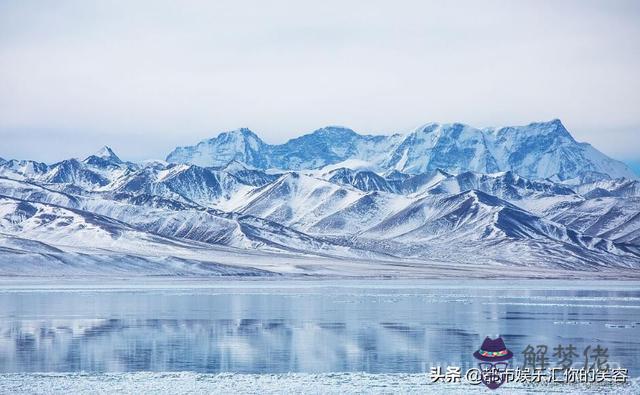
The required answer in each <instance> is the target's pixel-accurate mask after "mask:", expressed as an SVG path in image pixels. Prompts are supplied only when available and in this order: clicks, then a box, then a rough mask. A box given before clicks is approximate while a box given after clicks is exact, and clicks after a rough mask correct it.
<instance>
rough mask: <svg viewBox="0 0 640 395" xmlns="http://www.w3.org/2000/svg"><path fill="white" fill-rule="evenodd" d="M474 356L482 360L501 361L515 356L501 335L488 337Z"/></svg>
mask: <svg viewBox="0 0 640 395" xmlns="http://www.w3.org/2000/svg"><path fill="white" fill-rule="evenodd" d="M473 356H474V357H475V358H476V359H479V360H481V361H487V362H500V361H507V360H509V359H511V358H513V353H512V352H511V351H510V350H509V349H507V346H505V344H504V340H502V338H501V337H498V338H497V339H490V338H489V337H486V338H485V339H484V341H483V342H482V346H480V349H479V350H478V351H476V352H474V353H473Z"/></svg>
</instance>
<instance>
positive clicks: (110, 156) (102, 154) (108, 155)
mask: <svg viewBox="0 0 640 395" xmlns="http://www.w3.org/2000/svg"><path fill="white" fill-rule="evenodd" d="M91 156H95V157H97V158H100V159H104V160H107V161H109V162H113V163H122V161H121V160H120V158H118V155H116V153H115V152H113V150H112V149H111V148H110V147H108V146H106V145H105V146H104V147H102V148H100V149H99V150H98V151H97V152H96V153H95V154H93V155H91ZM91 156H90V157H91Z"/></svg>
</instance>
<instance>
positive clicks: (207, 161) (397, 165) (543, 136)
mask: <svg viewBox="0 0 640 395" xmlns="http://www.w3.org/2000/svg"><path fill="white" fill-rule="evenodd" d="M349 159H357V160H361V161H367V162H370V163H372V164H374V165H376V166H379V167H381V168H383V169H387V170H398V171H401V172H403V173H407V174H422V173H426V172H430V171H435V170H437V169H441V170H444V171H446V172H449V173H454V174H458V173H461V172H465V171H473V172H476V173H496V172H504V171H513V172H515V173H517V174H518V175H520V176H523V177H526V178H529V179H532V180H536V179H546V178H550V179H554V180H556V181H571V182H574V183H581V182H585V181H589V180H599V179H615V178H620V177H625V178H628V179H635V178H636V175H635V174H634V173H633V171H632V170H631V169H630V168H629V167H628V166H627V165H625V164H624V163H622V162H619V161H616V160H614V159H611V158H609V157H607V156H606V155H604V154H603V153H601V152H600V151H598V150H596V149H595V148H593V147H592V146H591V145H589V144H587V143H579V142H577V141H576V140H574V139H573V137H572V136H571V134H570V133H569V132H568V131H567V129H566V128H565V127H564V125H563V124H562V123H561V122H560V120H557V119H556V120H552V121H550V122H538V123H531V124H529V125H526V126H507V127H501V128H484V129H477V128H474V127H471V126H468V125H463V124H459V123H453V124H437V123H430V124H427V125H424V126H421V127H419V128H417V129H415V130H413V131H412V132H410V133H407V134H404V135H402V134H394V135H390V136H371V135H360V134H357V133H356V132H354V131H353V130H351V129H348V128H344V127H336V126H331V127H326V128H322V129H318V130H316V131H314V132H312V133H310V134H306V135H303V136H301V137H298V138H294V139H292V140H289V141H288V142H286V143H284V144H281V145H269V144H266V143H264V142H263V141H262V140H261V139H260V138H259V137H258V136H257V135H256V134H254V133H253V132H251V131H249V130H248V129H239V130H236V131H231V132H225V133H221V134H220V135H219V136H218V137H216V138H213V139H210V140H205V141H202V142H200V143H199V144H197V145H195V146H192V147H180V148H177V149H176V150H174V151H173V152H172V153H170V154H169V156H168V157H167V161H169V162H175V163H192V164H197V165H200V166H205V167H207V166H224V165H225V164H226V163H228V162H229V161H231V160H235V161H239V162H242V163H246V164H248V165H250V166H253V167H256V168H261V169H267V168H278V169H282V170H304V169H317V168H322V167H324V166H327V165H331V164H336V163H340V162H343V161H345V160H349Z"/></svg>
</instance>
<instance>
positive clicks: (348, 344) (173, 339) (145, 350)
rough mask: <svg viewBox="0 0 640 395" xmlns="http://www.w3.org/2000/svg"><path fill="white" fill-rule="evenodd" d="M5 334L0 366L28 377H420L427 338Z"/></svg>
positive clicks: (312, 327) (256, 330)
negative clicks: (353, 373)
mask: <svg viewBox="0 0 640 395" xmlns="http://www.w3.org/2000/svg"><path fill="white" fill-rule="evenodd" d="M0 330H1V332H2V334H3V341H2V343H1V349H2V357H0V365H2V366H4V367H5V370H11V368H10V366H14V367H15V368H16V370H27V371H50V370H64V371H146V370H156V371H182V370H189V371H200V372H204V371H206V372H220V371H233V372H287V371H327V370H328V371H348V370H361V369H362V368H365V369H367V370H372V371H378V370H385V369H384V368H383V367H390V368H392V369H394V370H395V369H409V370H420V363H419V362H420V361H422V360H423V359H424V358H423V350H424V347H425V335H426V331H425V328H424V327H416V328H409V327H403V326H402V325H400V324H396V325H393V324H389V323H382V324H377V325H371V326H358V327H354V326H351V325H347V324H345V323H344V322H322V323H310V322H295V321H284V320H277V319H276V320H257V319H242V320H227V319H221V320H214V321H209V320H173V319H163V320H160V319H149V320H120V319H109V320H97V321H95V320H88V321H84V320H79V321H66V320H63V321H55V322H46V321H42V322H18V323H13V325H12V326H11V327H10V328H7V327H5V328H0ZM7 368H8V369H7Z"/></svg>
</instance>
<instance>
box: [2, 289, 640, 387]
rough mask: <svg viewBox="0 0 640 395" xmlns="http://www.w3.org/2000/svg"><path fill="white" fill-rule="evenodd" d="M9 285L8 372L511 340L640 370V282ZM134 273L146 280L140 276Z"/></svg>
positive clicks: (466, 346)
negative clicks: (588, 353)
mask: <svg viewBox="0 0 640 395" xmlns="http://www.w3.org/2000/svg"><path fill="white" fill-rule="evenodd" d="M92 281H93V283H74V284H64V283H63V284H60V283H58V282H55V281H52V282H48V283H45V284H43V285H35V286H30V285H25V284H20V285H18V286H14V285H11V284H10V283H8V282H4V283H2V285H1V286H0V373H14V372H137V371H157V372H167V371H180V372H183V371H191V372H206V373H218V372H235V373H285V372H299V373H322V372H369V373H398V372H402V373H415V372H425V371H426V372H428V371H429V370H430V368H431V366H438V365H439V366H443V367H446V366H447V365H456V366H461V367H463V368H465V367H471V366H473V365H475V360H474V359H473V357H472V353H473V352H474V351H475V350H476V349H478V347H479V346H480V344H481V343H482V340H483V339H484V338H485V336H491V337H495V336H498V335H500V336H502V337H503V339H504V340H505V342H506V344H507V347H508V348H509V349H511V350H512V351H513V352H514V354H515V356H514V360H513V363H514V364H515V365H518V366H520V365H522V363H523V357H524V356H523V354H522V351H523V350H524V349H525V347H526V346H527V345H533V346H537V345H547V346H548V347H549V350H548V353H547V357H548V358H549V363H550V364H552V365H555V363H556V360H557V358H556V357H554V356H553V350H552V348H553V347H556V346H557V345H558V344H562V345H565V346H566V345H569V344H572V345H574V346H575V347H576V350H577V353H578V354H579V357H576V358H574V359H575V364H576V366H580V365H583V364H584V356H583V350H584V348H585V347H587V346H591V347H592V348H594V347H596V346H597V345H598V344H599V345H601V346H602V347H603V348H607V349H608V350H607V351H608V353H607V355H608V360H609V362H610V363H612V364H615V365H619V366H622V367H625V368H628V369H629V373H630V376H631V377H636V376H638V375H640V340H639V338H640V284H638V283H631V282H619V283H610V282H609V283H599V282H580V283H578V282H571V281H569V282H567V281H521V282H516V281H505V280H501V281H459V282H454V281H436V280H433V281H391V280H390V281H381V280H358V281H346V280H345V281H337V280H336V281H329V280H323V281H289V280H285V281H235V280H233V281H231V280H227V281H225V280H209V281H197V282H193V283H190V282H189V281H171V280H166V281H164V282H163V281H156V282H153V283H148V282H144V281H140V282H139V284H136V283H131V282H126V283H116V284H104V283H99V282H96V281H95V280H92ZM136 281H137V280H136Z"/></svg>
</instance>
